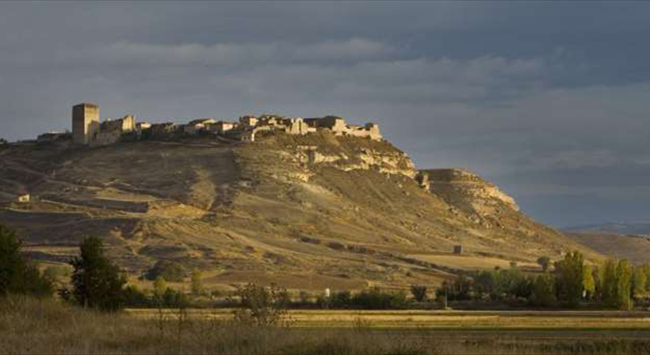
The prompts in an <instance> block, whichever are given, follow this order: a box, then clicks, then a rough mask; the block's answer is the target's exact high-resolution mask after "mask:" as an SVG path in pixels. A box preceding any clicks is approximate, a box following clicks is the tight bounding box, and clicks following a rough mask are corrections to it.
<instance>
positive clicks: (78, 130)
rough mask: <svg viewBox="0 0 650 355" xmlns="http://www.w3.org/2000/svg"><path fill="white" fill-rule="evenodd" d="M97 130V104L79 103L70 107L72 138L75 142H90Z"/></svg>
mask: <svg viewBox="0 0 650 355" xmlns="http://www.w3.org/2000/svg"><path fill="white" fill-rule="evenodd" d="M98 131H99V106H97V105H95V104H91V103H87V102H84V103H80V104H78V105H75V106H74V107H72V140H73V142H74V143H77V144H90V142H91V141H92V140H93V139H94V138H95V135H96V134H97V132H98Z"/></svg>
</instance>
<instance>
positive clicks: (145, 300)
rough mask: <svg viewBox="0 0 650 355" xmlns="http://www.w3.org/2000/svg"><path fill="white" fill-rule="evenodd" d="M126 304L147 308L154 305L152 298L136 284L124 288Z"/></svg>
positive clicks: (127, 305)
mask: <svg viewBox="0 0 650 355" xmlns="http://www.w3.org/2000/svg"><path fill="white" fill-rule="evenodd" d="M123 297H124V306H126V307H134V308H145V307H151V306H152V305H153V302H152V299H151V298H150V297H149V296H148V295H147V294H146V293H144V292H143V291H141V290H140V289H138V288H137V287H136V286H133V285H129V286H127V287H126V288H125V289H124V296H123Z"/></svg>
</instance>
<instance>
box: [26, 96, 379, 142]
mask: <svg viewBox="0 0 650 355" xmlns="http://www.w3.org/2000/svg"><path fill="white" fill-rule="evenodd" d="M319 129H327V130H330V131H331V132H332V133H333V134H334V135H336V136H344V135H345V136H353V137H361V138H368V139H372V140H381V139H382V135H381V132H380V130H379V126H378V125H376V124H374V123H368V124H366V125H365V126H357V125H352V124H348V123H346V121H345V119H343V118H341V117H336V116H326V117H322V118H301V117H294V118H287V117H283V116H278V115H262V116H260V117H255V116H242V117H240V118H239V120H238V121H236V122H233V121H223V120H217V119H215V118H201V119H195V120H192V121H190V122H188V123H186V124H177V123H173V122H166V123H153V124H152V123H149V122H136V119H135V117H134V116H133V115H127V116H124V117H123V118H119V119H106V120H104V121H102V122H100V117H99V106H97V105H95V104H92V103H81V104H78V105H75V106H74V107H73V108H72V134H70V133H57V132H51V133H46V134H42V135H40V136H39V137H38V141H40V142H47V141H59V140H64V139H70V138H72V140H73V142H74V143H76V144H81V145H88V146H103V145H110V144H115V143H117V142H120V141H121V140H123V139H127V138H128V139H154V140H169V139H174V138H179V137H183V136H198V135H212V136H221V137H225V138H230V139H234V140H239V141H243V142H253V141H255V136H256V135H257V134H259V133H260V132H267V131H281V132H285V133H287V134H295V135H305V134H309V133H314V132H316V131H317V130H319ZM70 136H71V137H70Z"/></svg>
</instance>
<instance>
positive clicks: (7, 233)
mask: <svg viewBox="0 0 650 355" xmlns="http://www.w3.org/2000/svg"><path fill="white" fill-rule="evenodd" d="M21 248H22V242H21V241H20V240H19V239H18V238H17V237H16V234H15V233H14V232H13V231H12V230H10V229H8V228H6V227H4V226H2V225H0V297H4V296H7V295H8V294H24V295H32V296H37V297H47V296H51V295H52V292H53V288H54V286H53V284H52V282H51V281H50V279H48V278H47V277H44V276H43V275H42V274H41V273H40V271H39V270H38V269H37V268H36V266H35V265H34V264H32V263H31V261H30V260H28V259H27V258H25V257H24V256H23V255H21V253H20V251H21Z"/></svg>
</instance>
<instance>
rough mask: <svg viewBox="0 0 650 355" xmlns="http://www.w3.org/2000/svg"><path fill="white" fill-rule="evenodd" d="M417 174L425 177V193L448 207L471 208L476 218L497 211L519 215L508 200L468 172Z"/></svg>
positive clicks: (447, 170)
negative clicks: (506, 209) (431, 194)
mask: <svg viewBox="0 0 650 355" xmlns="http://www.w3.org/2000/svg"><path fill="white" fill-rule="evenodd" d="M421 174H426V175H427V178H428V186H429V190H430V191H431V192H432V193H434V194H436V195H438V196H440V197H442V198H443V199H444V200H445V201H447V202H448V203H449V204H450V205H452V206H455V207H459V208H461V209H467V208H468V207H471V209H473V210H474V211H475V212H477V213H478V214H480V215H482V214H489V213H491V212H493V211H494V209H495V208H497V209H498V208H499V207H505V208H510V209H512V210H514V211H519V206H517V203H516V202H515V200H514V199H513V198H512V197H510V196H508V195H507V194H505V193H504V192H503V191H501V190H500V189H499V188H498V187H497V186H496V185H494V184H492V183H490V182H488V181H486V180H485V179H483V178H481V177H480V176H478V175H476V174H474V173H472V172H471V171H469V170H466V169H431V170H422V171H421ZM463 207H465V208H463Z"/></svg>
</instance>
